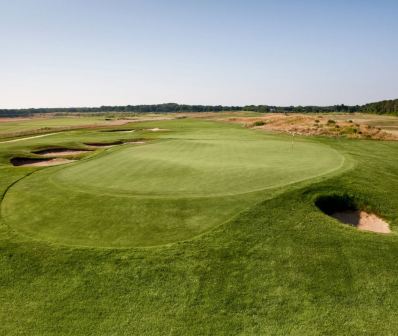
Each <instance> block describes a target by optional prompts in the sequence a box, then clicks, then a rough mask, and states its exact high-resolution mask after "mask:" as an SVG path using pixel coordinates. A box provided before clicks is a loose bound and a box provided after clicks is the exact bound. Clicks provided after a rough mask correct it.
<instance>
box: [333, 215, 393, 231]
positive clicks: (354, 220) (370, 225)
mask: <svg viewBox="0 0 398 336" xmlns="http://www.w3.org/2000/svg"><path fill="white" fill-rule="evenodd" d="M331 216H332V217H333V218H336V219H337V220H339V221H340V222H342V223H344V224H348V225H352V226H355V227H356V228H357V229H358V230H361V231H372V232H377V233H391V230H390V227H389V225H388V223H387V222H385V221H384V220H383V219H381V218H380V217H378V216H376V215H375V214H371V213H367V212H365V211H361V210H346V211H339V212H334V213H332V214H331Z"/></svg>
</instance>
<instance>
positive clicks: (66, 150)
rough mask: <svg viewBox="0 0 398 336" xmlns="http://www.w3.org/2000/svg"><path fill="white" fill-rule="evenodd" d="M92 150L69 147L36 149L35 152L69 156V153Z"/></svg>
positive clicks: (45, 155)
mask: <svg viewBox="0 0 398 336" xmlns="http://www.w3.org/2000/svg"><path fill="white" fill-rule="evenodd" d="M88 152H90V151H89V150H84V149H69V148H50V149H43V150H38V151H34V152H33V153H34V154H38V155H40V156H43V157H53V156H69V155H79V154H85V153H88Z"/></svg>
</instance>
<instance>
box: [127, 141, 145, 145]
mask: <svg viewBox="0 0 398 336" xmlns="http://www.w3.org/2000/svg"><path fill="white" fill-rule="evenodd" d="M124 143H125V144H126V145H143V144H145V143H146V142H145V141H125V142H124Z"/></svg>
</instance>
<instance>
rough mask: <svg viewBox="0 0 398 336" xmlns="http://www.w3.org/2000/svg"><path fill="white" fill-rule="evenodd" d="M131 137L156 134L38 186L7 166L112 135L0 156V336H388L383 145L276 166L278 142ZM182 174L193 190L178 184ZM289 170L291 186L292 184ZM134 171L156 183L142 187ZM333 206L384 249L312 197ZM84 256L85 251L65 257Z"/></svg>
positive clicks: (397, 196) (188, 123) (229, 129)
mask: <svg viewBox="0 0 398 336" xmlns="http://www.w3.org/2000/svg"><path fill="white" fill-rule="evenodd" d="M135 127H137V129H138V128H147V127H162V128H168V129H170V131H169V132H164V133H161V132H159V133H156V134H154V133H150V132H146V131H138V130H137V132H135V133H132V134H131V135H128V136H129V137H137V138H139V137H152V138H153V142H151V143H150V144H147V145H143V146H141V147H131V146H129V145H124V146H125V147H123V148H117V147H115V148H112V149H110V150H106V151H101V152H99V153H98V154H93V155H91V156H90V157H87V158H86V159H84V160H82V161H81V162H79V163H77V164H72V165H70V166H64V167H56V168H46V169H42V170H39V171H37V172H36V170H35V169H32V168H13V167H10V166H9V165H8V164H7V160H8V158H9V157H10V155H11V154H21V153H28V152H29V150H30V149H32V148H36V147H38V146H40V147H42V146H48V145H51V144H53V142H55V143H56V144H68V145H72V144H73V145H76V146H83V145H82V143H84V142H85V141H88V140H90V139H91V140H93V139H101V140H115V139H118V138H120V137H125V136H126V135H120V134H104V133H103V132H95V131H90V132H85V131H79V132H77V131H76V132H69V133H64V134H57V135H54V137H53V138H52V137H48V138H41V139H32V140H29V141H28V140H27V141H26V142H23V143H22V142H20V143H14V144H7V145H6V144H3V145H0V160H2V162H3V164H2V166H0V174H1V176H2V179H0V188H1V190H2V191H3V192H4V191H5V190H7V188H8V192H7V193H6V195H5V198H4V200H3V202H2V225H1V226H0V286H1V287H0V293H1V294H0V298H1V303H2V304H1V306H0V331H1V334H4V335H24V334H26V335H237V334H239V335H396V334H397V333H398V320H397V318H396V317H397V316H398V292H397V290H396V289H397V288H398V266H397V263H396V260H397V257H398V237H397V235H396V230H397V227H398V217H397V208H398V193H397V190H398V155H397V154H398V143H396V142H377V141H365V140H361V141H358V140H334V139H321V138H318V139H310V138H306V139H296V143H295V144H294V146H293V150H291V148H289V145H291V143H290V140H291V139H290V138H289V137H287V136H283V135H281V136H277V135H272V136H270V135H266V134H264V133H261V132H257V131H250V130H245V129H241V128H239V127H238V126H235V125H229V124H223V123H219V124H218V123H209V122H203V121H196V120H194V121H192V120H179V121H172V122H157V123H156V124H154V123H145V124H139V125H135ZM50 138H52V139H51V140H50ZM296 152H298V153H296ZM171 153H173V154H174V155H171ZM300 153H301V155H300ZM159 156H160V157H161V158H162V160H160V162H159V160H157V158H159ZM234 157H236V160H234V159H233V158H234ZM279 157H283V160H281V161H279ZM343 157H344V158H345V163H344V164H343V166H341V164H342V158H343ZM184 158H186V160H185V162H184V160H183V159H184ZM201 158H203V159H206V160H202V159H201ZM307 160H308V162H307ZM208 161H209V162H208ZM113 162H118V164H114V163H113ZM206 162H208V163H207V164H206ZM121 163H123V164H121ZM324 163H325V165H324ZM209 164H210V167H209V166H208V165H209ZM267 164H272V167H274V168H275V167H276V168H278V169H271V166H267ZM95 165H96V166H97V170H98V171H101V173H100V172H98V174H99V175H96V171H95V169H94V167H95ZM125 165H129V166H130V169H125ZM181 165H183V166H184V168H183V169H182V170H179V169H181V167H180V166H181ZM185 165H187V166H188V168H187V169H188V172H187V171H186V170H185V169H186V167H185ZM196 166H198V167H197V169H198V170H199V171H198V172H197V174H198V175H195V173H196V171H195V170H194V173H193V175H190V172H191V169H192V167H196ZM229 166H232V167H231V169H230V170H228V169H226V168H227V167H229ZM263 166H264V167H263ZM162 167H164V168H163V169H162ZM294 167H295V168H296V169H297V170H298V171H300V169H301V168H302V169H303V170H302V171H300V174H299V175H296V174H295V169H294ZM210 168H211V169H210ZM103 170H105V172H106V173H104V175H102V171H103ZM275 170H276V171H275ZM279 170H280V172H279ZM148 171H150V172H151V173H152V174H153V176H154V177H158V176H163V177H164V179H161V181H160V182H159V183H157V184H156V185H152V186H151V184H150V182H146V181H148V180H146V179H147V176H146V173H147V172H148ZM168 171H169V172H174V173H170V174H168V173H167V172H168ZM282 171H284V172H286V173H285V174H281V172H282ZM31 172H33V174H31V175H30V176H28V177H25V178H23V176H25V175H26V174H29V173H31ZM273 174H276V175H273ZM174 175H176V176H177V175H180V176H181V180H179V179H177V178H175V177H174ZM202 175H205V176H206V177H207V179H206V180H203V181H202V180H201V179H200V178H198V176H202ZM120 176H124V178H125V180H126V181H127V182H125V183H124V184H123V183H122V182H120V179H121V177H120ZM133 176H134V177H137V180H133V181H131V179H132V177H133ZM297 176H298V177H299V178H297ZM234 177H235V178H234ZM249 177H250V178H249ZM20 178H22V179H21V180H20V181H19V182H17V183H16V184H14V185H13V186H12V187H11V188H9V186H10V185H11V184H12V183H13V182H14V181H16V180H18V179H20ZM168 179H170V180H168ZM298 180H301V181H298ZM107 181H108V182H107ZM113 181H114V183H115V184H114V185H109V183H113ZM206 181H209V182H208V183H206ZM223 181H224V182H225V183H223ZM210 182H211V183H210ZM241 182H243V183H241ZM145 183H148V188H147V189H146V188H145V185H146V184H145ZM173 185H174V186H175V187H176V189H175V190H178V192H177V194H178V195H173V192H172V189H173V188H172V186H173ZM259 185H261V188H258V186H259ZM116 189H123V192H122V195H119V196H117V192H116ZM94 190H97V192H94ZM336 192H338V193H347V194H350V195H353V196H355V197H356V198H358V199H359V200H361V203H363V204H366V205H367V209H368V210H369V211H373V212H376V213H377V214H379V215H382V216H383V217H384V218H386V219H387V220H388V221H389V222H390V224H391V226H392V229H393V233H392V234H390V235H380V234H373V233H367V232H360V231H357V230H355V229H354V228H351V227H348V226H344V225H342V224H339V223H338V222H337V221H335V220H334V219H332V218H330V217H328V216H326V215H324V214H323V213H321V212H320V211H319V210H318V209H317V208H316V207H315V206H314V199H315V198H316V197H317V196H318V195H325V194H332V193H336ZM204 194H210V197H204ZM102 199H103V201H101V200H102ZM113 199H118V201H117V202H116V201H115V202H113V201H112V200H113ZM90 200H92V201H90ZM109 202H111V203H109ZM124 202H125V203H124ZM137 202H138V203H137ZM151 202H153V204H155V205H156V207H152V206H150V205H148V204H150V203H151ZM116 204H120V206H117V205H116ZM115 207H116V209H114V208H115ZM129 207H130V208H131V209H128V210H126V208H129ZM88 208H91V209H92V211H91V212H85V211H84V209H88ZM171 209H174V211H170V210H171ZM12 210H14V211H12ZM94 210H95V211H94ZM112 211H114V212H112ZM126 211H127V212H126ZM128 211H131V214H132V216H130V217H129V216H128V215H127V213H128ZM169 211H170V212H169ZM74 212H75V213H74ZM137 212H138V213H140V216H143V217H142V218H144V219H145V220H142V223H141V224H142V225H144V224H145V225H144V226H145V227H140V228H139V229H140V230H141V231H139V230H138V229H137V230H136V232H135V233H132V231H130V233H129V232H127V233H126V231H125V229H123V230H121V226H120V221H121V220H124V221H125V223H126V227H127V226H128V225H127V223H134V220H136V219H135V218H133V215H134V213H135V214H136V213H137ZM117 213H120V214H121V215H120V217H117ZM13 216H15V217H13ZM19 216H21V217H19ZM55 216H57V217H55ZM79 216H82V217H83V218H82V220H80V221H79V222H78V223H75V222H74V221H75V219H76V218H80V217H79ZM113 216H116V217H115V218H117V219H115V221H114V223H110V221H111V218H112V217H113ZM201 216H204V217H205V218H204V219H200V218H196V219H195V217H201ZM125 217H126V218H125ZM18 218H19V219H18ZM45 218H47V219H48V221H46V220H43V219H45ZM54 218H57V219H56V220H54ZM159 218H161V219H162V221H163V222H162V223H163V224H162V225H160V226H157V225H156V219H158V220H159ZM192 218H194V219H192ZM220 218H221V219H222V220H219V219H220ZM93 219H94V220H93ZM59 223H61V224H62V225H60V224H59ZM158 223H159V222H158ZM175 223H179V224H175ZM141 224H138V223H137V224H136V225H137V226H140V225H141ZM94 229H96V230H97V231H93V230H94ZM25 230H26V232H25ZM158 230H159V231H158ZM162 230H163V231H162ZM28 231H29V232H28ZM100 231H101V232H103V233H102V235H99V236H98V237H96V236H95V234H94V232H100ZM118 231H119V232H118ZM115 232H118V233H117V234H115ZM123 232H124V235H123ZM139 232H141V237H139V239H137V240H136V241H134V239H135V238H136V235H138V236H139ZM173 232H174V233H173ZM90 234H93V235H94V236H93V237H91V238H90ZM112 235H114V237H113V238H110V237H112ZM121 235H122V236H121ZM156 235H157V238H156V239H155V238H154V236H156ZM167 235H170V236H167ZM79 236H81V238H79ZM117 237H119V238H117ZM164 237H166V240H165V241H164V240H163V239H164ZM79 239H81V240H80V241H78V240H79ZM123 239H124V240H125V243H126V242H127V241H129V242H130V244H131V242H132V241H133V244H131V245H130V246H147V245H157V244H164V243H165V242H169V243H170V244H167V245H160V246H157V247H156V246H155V247H151V248H142V247H134V248H123V249H116V248H111V247H110V246H109V242H110V241H112V242H113V243H112V244H114V245H113V246H117V245H118V243H120V242H121V241H123ZM87 241H90V242H91V243H89V244H88V245H91V246H92V247H90V248H87V247H77V246H68V244H71V245H85V244H87ZM95 241H97V243H98V245H99V246H98V247H94V242H95ZM172 241H179V242H176V243H171V242H172ZM59 242H61V243H62V244H59ZM100 246H108V248H102V247H100ZM120 246H123V244H120Z"/></svg>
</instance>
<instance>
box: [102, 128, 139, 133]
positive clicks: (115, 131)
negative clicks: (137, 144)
mask: <svg viewBox="0 0 398 336" xmlns="http://www.w3.org/2000/svg"><path fill="white" fill-rule="evenodd" d="M101 132H104V133H133V132H135V130H123V129H121V130H117V129H116V130H104V131H101Z"/></svg>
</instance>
